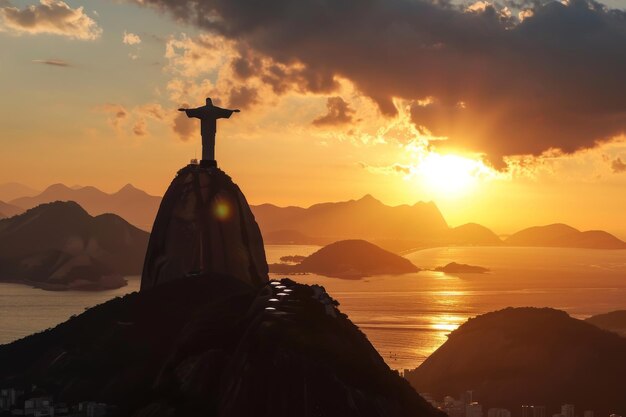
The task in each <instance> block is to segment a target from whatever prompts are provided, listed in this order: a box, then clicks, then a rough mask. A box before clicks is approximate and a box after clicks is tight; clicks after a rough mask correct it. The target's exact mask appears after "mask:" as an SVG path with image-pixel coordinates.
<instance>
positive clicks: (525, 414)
mask: <svg viewBox="0 0 626 417" xmlns="http://www.w3.org/2000/svg"><path fill="white" fill-rule="evenodd" d="M522 417H546V407H545V406H543V405H522Z"/></svg>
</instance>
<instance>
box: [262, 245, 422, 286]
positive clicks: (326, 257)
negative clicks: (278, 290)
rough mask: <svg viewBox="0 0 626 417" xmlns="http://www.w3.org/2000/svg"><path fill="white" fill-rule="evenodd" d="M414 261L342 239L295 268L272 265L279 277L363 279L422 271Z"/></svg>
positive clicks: (272, 270)
mask: <svg viewBox="0 0 626 417" xmlns="http://www.w3.org/2000/svg"><path fill="white" fill-rule="evenodd" d="M419 271H420V269H419V268H418V267H417V266H415V265H413V264H412V263H411V261H409V260H408V259H406V258H403V257H402V256H399V255H396V254H394V253H392V252H389V251H386V250H384V249H382V248H380V247H378V246H376V245H374V244H373V243H370V242H367V241H365V240H342V241H339V242H335V243H331V244H330V245H327V246H324V247H323V248H322V249H320V250H318V251H317V252H315V253H313V254H312V255H310V256H307V257H306V258H304V259H302V260H301V261H300V262H299V263H297V264H295V265H293V264H288V263H280V264H271V265H270V272H272V273H276V274H301V273H313V274H319V275H324V276H327V277H333V278H343V279H360V278H363V277H367V276H372V275H399V274H407V273H412V272H419Z"/></svg>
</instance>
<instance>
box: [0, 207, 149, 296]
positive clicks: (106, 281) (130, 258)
mask: <svg viewBox="0 0 626 417" xmlns="http://www.w3.org/2000/svg"><path fill="white" fill-rule="evenodd" d="M147 242H148V233H146V232H144V231H142V230H139V229H137V228H136V227H134V226H131V225H130V224H128V223H127V222H126V221H125V220H124V219H122V218H121V217H119V216H117V215H114V214H102V215H100V216H97V217H92V216H90V215H89V214H88V213H87V212H86V211H85V210H83V208H82V207H80V206H79V205H78V204H77V203H75V202H71V201H70V202H54V203H48V204H42V205H40V206H37V207H35V208H33V209H30V210H28V211H26V212H25V213H23V214H20V215H18V216H14V217H12V218H9V219H3V220H0V279H3V280H17V281H27V282H29V283H32V284H35V285H40V286H43V287H45V288H48V287H49V288H53V289H64V288H75V287H81V288H91V289H98V288H100V287H111V286H119V285H123V280H121V278H119V277H118V278H113V277H114V276H120V275H134V274H140V273H141V269H142V265H143V258H144V256H145V253H146V246H147Z"/></svg>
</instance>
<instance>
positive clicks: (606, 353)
mask: <svg viewBox="0 0 626 417" xmlns="http://www.w3.org/2000/svg"><path fill="white" fill-rule="evenodd" d="M624 375H626V338H623V337H620V336H619V335H617V334H615V333H612V332H609V331H606V330H602V329H600V328H598V327H596V326H594V325H593V324H591V323H589V322H585V321H582V320H577V319H575V318H572V317H570V316H569V315H568V314H567V313H565V312H563V311H559V310H554V309H549V308H529V307H526V308H507V309H504V310H500V311H496V312H493V313H487V314H484V315H481V316H478V317H476V318H473V319H470V320H468V321H467V322H466V323H465V324H463V325H462V326H461V327H459V328H458V329H457V330H455V331H453V332H452V333H451V334H450V335H449V337H448V340H447V341H446V342H445V343H444V344H443V345H442V346H441V347H440V348H439V349H437V350H436V351H435V352H434V353H433V354H432V355H430V356H429V357H428V358H427V359H426V361H424V363H423V364H422V365H420V366H419V367H418V368H417V369H415V370H412V371H407V372H405V377H406V378H407V379H408V380H409V382H411V384H412V385H413V386H414V387H415V388H416V390H417V391H418V392H428V393H430V394H432V395H434V396H435V398H443V396H445V395H455V396H456V395H457V394H459V393H461V392H463V391H465V390H473V398H474V399H475V400H476V401H479V402H480V403H481V404H482V405H483V409H485V408H491V407H498V408H506V409H509V410H519V409H520V407H521V405H522V404H530V405H533V404H534V405H542V406H546V407H547V414H546V415H552V414H553V413H554V411H556V410H558V409H559V407H560V405H561V404H576V407H577V409H579V410H581V411H582V410H594V411H595V413H596V415H600V416H602V415H609V414H612V413H616V414H619V415H624V413H626V396H624V392H626V379H624Z"/></svg>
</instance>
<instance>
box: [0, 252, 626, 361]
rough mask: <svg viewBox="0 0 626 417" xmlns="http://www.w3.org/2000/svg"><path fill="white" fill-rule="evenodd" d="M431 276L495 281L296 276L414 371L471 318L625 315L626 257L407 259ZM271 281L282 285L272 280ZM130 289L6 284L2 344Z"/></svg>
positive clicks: (445, 255)
mask: <svg viewBox="0 0 626 417" xmlns="http://www.w3.org/2000/svg"><path fill="white" fill-rule="evenodd" d="M317 249H318V247H317V246H301V245H298V246H287V245H285V246H282V245H269V246H267V248H266V251H267V258H268V262H270V263H272V262H278V261H279V259H280V257H281V256H284V255H308V254H310V253H312V252H314V251H315V250H317ZM406 257H407V258H408V259H410V260H411V261H412V262H413V263H414V264H415V265H417V266H419V267H421V268H424V269H431V268H434V267H436V266H441V265H445V264H447V263H449V262H452V261H454V262H458V263H467V264H471V265H478V266H484V267H487V268H489V269H491V272H490V273H488V274H444V273H440V272H432V271H421V272H419V273H414V274H406V275H400V276H375V277H369V278H364V279H362V280H341V279H336V278H326V277H322V276H317V275H297V276H294V277H292V278H293V279H294V280H295V281H298V282H302V283H306V284H313V283H316V284H320V285H323V286H324V287H325V288H326V290H327V291H328V292H329V293H330V294H331V296H332V297H334V298H335V299H336V300H338V301H339V302H340V309H341V311H343V312H344V313H346V314H348V316H349V317H350V318H351V319H352V321H353V322H354V323H356V324H357V325H358V326H359V327H360V328H361V330H362V331H363V332H364V333H365V334H366V335H367V336H368V338H369V339H370V341H371V342H372V344H373V345H374V346H375V347H376V349H378V351H379V352H380V353H381V355H382V356H383V357H384V358H385V360H386V361H387V363H388V364H389V365H390V366H391V367H392V368H395V369H407V368H414V367H416V366H418V365H419V364H420V363H421V362H423V361H424V360H425V359H426V358H427V357H428V355H430V354H431V353H432V352H433V351H434V350H436V349H437V348H438V347H439V346H441V344H443V343H444V342H445V340H446V337H447V334H448V333H449V332H450V331H452V330H454V329H456V328H457V327H458V326H459V325H461V324H462V323H463V322H465V321H466V320H467V319H468V318H470V317H473V316H476V315H479V314H482V313H486V312H489V311H494V310H498V309H502V308H505V307H508V306H536V307H554V308H558V309H562V310H565V311H567V312H568V313H570V314H571V315H572V316H574V317H577V318H586V317H589V316H591V315H594V314H598V313H605V312H608V311H613V310H618V309H626V251H624V250H619V251H610V250H588V249H562V248H501V247H494V248H489V247H481V248H467V247H465V248H457V247H450V248H434V249H425V250H420V251H416V252H413V253H410V254H408V255H406ZM272 278H278V277H277V276H272ZM127 279H128V280H129V285H128V286H127V287H124V288H120V289H117V290H112V291H103V292H96V293H94V292H80V291H68V292H50V291H43V290H39V289H34V288H30V287H28V286H25V285H18V284H0V343H8V342H11V341H13V340H16V339H19V338H21V337H24V336H26V335H28V334H31V333H33V332H37V331H41V330H43V329H46V328H49V327H54V326H55V325H56V324H58V323H61V322H63V321H64V320H66V319H68V318H69V317H70V316H71V315H74V314H80V313H81V312H83V311H84V310H85V308H88V307H91V306H94V305H97V304H100V303H102V302H105V301H107V300H109V299H111V298H114V297H117V296H121V295H124V294H126V293H129V292H132V291H137V290H138V289H139V277H128V278H127Z"/></svg>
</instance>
